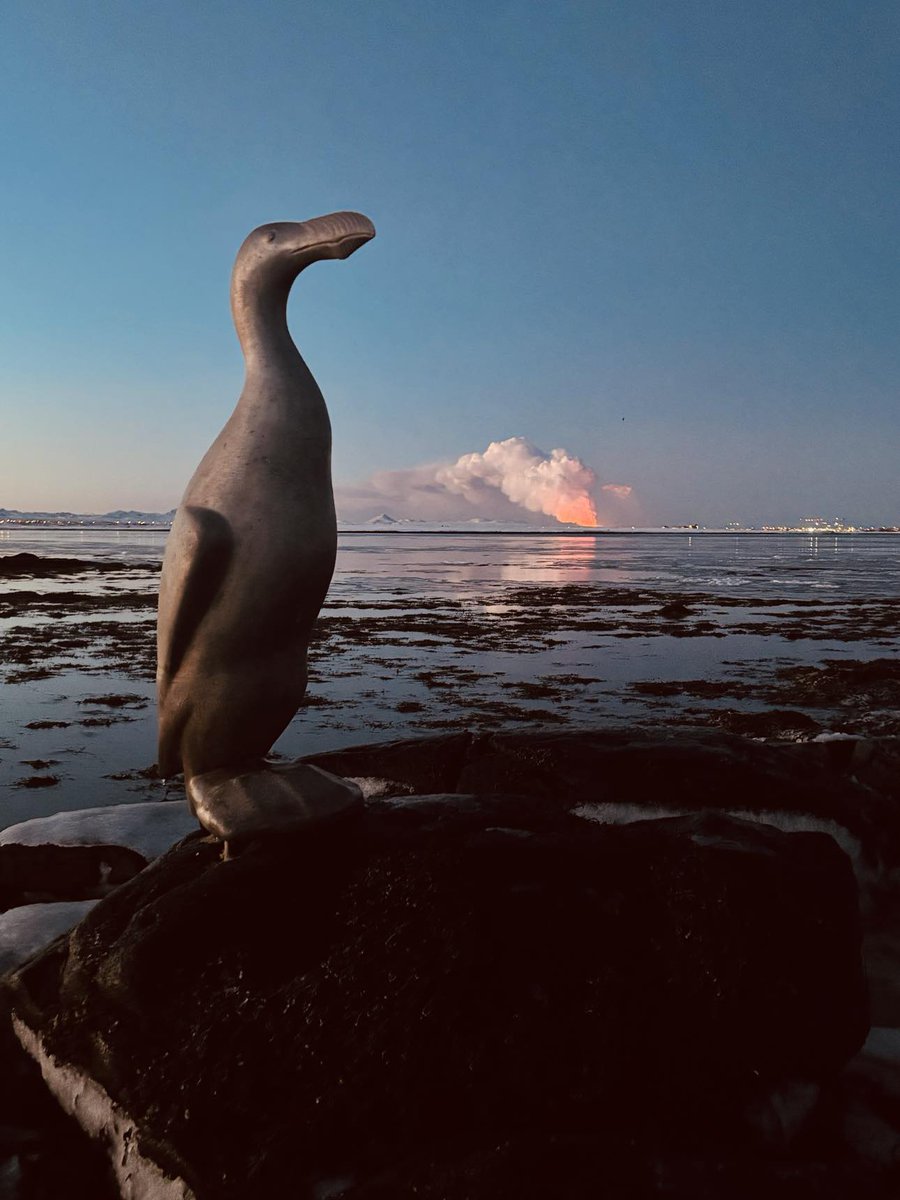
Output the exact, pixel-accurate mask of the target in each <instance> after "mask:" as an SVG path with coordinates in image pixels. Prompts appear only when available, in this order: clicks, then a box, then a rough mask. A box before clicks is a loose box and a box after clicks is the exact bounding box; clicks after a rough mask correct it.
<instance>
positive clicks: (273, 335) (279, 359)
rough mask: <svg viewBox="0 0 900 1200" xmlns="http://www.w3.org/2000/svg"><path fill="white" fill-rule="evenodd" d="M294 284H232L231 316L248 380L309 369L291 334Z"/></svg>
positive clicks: (237, 280) (286, 281) (255, 281)
mask: <svg viewBox="0 0 900 1200" xmlns="http://www.w3.org/2000/svg"><path fill="white" fill-rule="evenodd" d="M292 283H293V279H275V280H272V279H266V280H262V281H260V280H259V279H257V278H253V277H250V278H240V277H236V278H235V279H234V280H232V285H231V312H232V316H233V317H234V327H235V329H236V330H237V335H238V338H239V340H240V343H241V349H242V350H243V352H244V360H245V362H246V364H247V378H248V380H249V379H253V378H257V377H262V376H267V375H274V376H283V375H285V374H287V375H293V374H296V372H297V371H298V370H302V371H305V369H306V365H305V363H304V362H303V359H302V358H301V357H300V353H299V351H298V350H297V347H296V346H295V345H294V342H293V340H292V338H291V335H290V333H289V331H288V324H287V301H288V295H289V293H290V290H291V284H292Z"/></svg>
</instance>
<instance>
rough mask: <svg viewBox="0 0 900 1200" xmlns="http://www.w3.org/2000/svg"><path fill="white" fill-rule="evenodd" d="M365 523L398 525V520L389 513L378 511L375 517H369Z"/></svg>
mask: <svg viewBox="0 0 900 1200" xmlns="http://www.w3.org/2000/svg"><path fill="white" fill-rule="evenodd" d="M366 524H367V525H399V524H400V522H399V521H398V520H397V518H396V517H392V516H391V514H390V513H379V514H378V516H377V517H369V519H368V521H366Z"/></svg>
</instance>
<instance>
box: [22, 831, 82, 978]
mask: <svg viewBox="0 0 900 1200" xmlns="http://www.w3.org/2000/svg"><path fill="white" fill-rule="evenodd" d="M29 823H30V822H29ZM96 903H97V901H96V900H60V901H58V902H56V903H52V904H23V905H22V906H21V907H20V908H10V909H8V910H7V912H5V913H0V975H5V974H6V972H7V971H14V970H15V969H16V967H20V966H21V965H22V963H24V962H26V961H27V960H28V959H29V958H31V957H32V955H35V954H37V953H38V951H40V950H43V949H44V947H45V946H49V945H50V943H51V942H52V941H54V940H55V939H56V938H58V937H59V936H60V935H61V934H63V933H68V932H69V930H70V929H71V928H72V927H73V926H74V925H77V924H78V922H79V921H80V920H81V918H82V917H83V916H85V915H86V914H87V913H88V912H89V911H90V910H91V909H92V908H93V907H94V905H95V904H96Z"/></svg>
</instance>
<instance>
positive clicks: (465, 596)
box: [0, 529, 900, 826]
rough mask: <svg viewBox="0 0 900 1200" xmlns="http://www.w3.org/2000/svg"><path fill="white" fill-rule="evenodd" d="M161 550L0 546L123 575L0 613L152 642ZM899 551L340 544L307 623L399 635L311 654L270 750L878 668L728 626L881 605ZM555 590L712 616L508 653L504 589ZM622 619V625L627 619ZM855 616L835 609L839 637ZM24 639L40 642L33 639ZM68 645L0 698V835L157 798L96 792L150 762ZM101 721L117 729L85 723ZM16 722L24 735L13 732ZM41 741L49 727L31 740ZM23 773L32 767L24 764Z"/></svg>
mask: <svg viewBox="0 0 900 1200" xmlns="http://www.w3.org/2000/svg"><path fill="white" fill-rule="evenodd" d="M165 537H166V534H165V533H164V532H163V531H159V530H112V531H106V530H80V529H78V530H75V529H63V530H59V529H56V530H53V529H26V530H20V529H16V530H0V555H4V554H12V553H16V552H18V551H23V550H25V551H31V552H33V553H38V554H41V555H45V556H54V557H69V558H71V557H75V558H85V559H105V560H110V559H113V560H117V561H119V562H122V563H123V564H125V569H124V570H121V571H117V572H103V573H98V574H85V575H68V576H65V575H63V576H58V577H54V578H52V579H48V580H27V581H26V580H22V579H8V580H4V579H2V578H0V598H2V596H3V595H5V594H15V593H17V592H20V591H23V590H28V591H31V592H37V593H40V594H45V593H48V592H49V593H55V592H68V593H79V592H81V593H84V592H89V593H91V594H92V595H94V596H101V597H103V602H102V605H100V607H101V608H102V615H101V616H98V615H96V614H92V613H84V614H82V615H79V614H78V613H77V612H75V611H73V612H72V613H69V612H68V611H66V612H64V613H62V615H60V616H59V617H57V618H54V623H55V624H56V625H60V626H61V625H65V626H68V625H69V624H72V625H83V626H84V628H85V630H86V631H90V630H91V628H92V626H94V625H100V626H101V627H102V622H103V621H105V620H107V619H109V620H111V621H113V622H120V621H123V620H126V621H129V622H134V621H140V620H143V621H144V622H146V623H147V633H146V636H147V638H148V639H152V620H153V605H154V592H155V589H156V587H157V584H158V564H159V562H160V561H161V558H162V553H163V549H164V545H165ZM898 549H900V540H898V539H897V538H896V537H894V536H891V535H858V536H856V537H854V536H852V535H844V536H841V535H828V536H817V537H809V536H793V537H791V536H778V535H760V536H753V535H732V534H729V535H697V534H666V535H609V534H602V533H601V534H595V535H588V536H574V537H573V536H565V535H562V536H559V535H552V534H547V535H537V536H526V537H517V536H511V535H502V534H501V535H492V536H485V535H483V534H482V535H471V534H448V535H438V536H424V535H420V534H410V533H403V534H398V533H390V534H382V533H375V534H359V533H357V534H353V533H342V534H341V536H340V540H339V550H338V559H337V568H336V572H335V577H334V581H333V584H332V588H331V591H330V593H329V597H328V601H327V602H326V608H325V611H326V613H327V614H330V615H331V616H332V618H333V619H335V620H337V619H338V618H348V617H349V618H350V619H351V621H352V620H353V619H354V618H355V619H357V620H361V619H362V618H363V617H364V616H365V617H368V618H369V619H370V620H375V621H376V622H377V621H378V620H384V619H385V618H386V617H387V615H388V614H390V613H400V614H401V615H402V616H403V617H404V618H405V619H406V620H405V624H403V623H401V625H402V627H403V629H404V632H403V634H402V636H401V635H399V634H393V633H391V632H390V629H391V626H390V625H386V626H385V627H384V628H386V629H387V630H388V632H387V633H386V634H384V635H383V636H381V635H379V634H378V633H377V631H376V633H375V634H373V636H372V637H371V638H370V639H369V640H368V641H366V640H363V641H361V642H357V643H353V640H352V639H347V640H346V641H345V642H344V643H333V644H334V645H337V646H338V649H337V650H334V651H333V652H330V653H329V654H327V655H326V654H325V653H323V652H322V651H321V650H319V651H317V652H316V653H315V654H314V655H313V661H312V668H313V675H312V682H311V686H310V693H311V697H312V700H313V704H312V705H311V707H309V708H306V709H304V710H302V711H301V712H300V714H298V716H297V718H296V719H295V721H294V722H293V723H292V725H291V727H290V728H289V729H288V731H287V732H286V733H285V735H284V737H283V738H282V739H281V741H280V742H279V743H278V747H277V748H278V749H279V751H281V752H283V753H285V754H288V755H291V756H295V755H299V754H302V753H311V752H314V751H317V750H325V749H328V748H331V747H336V746H340V745H348V744H352V743H354V742H361V741H370V740H373V739H388V738H391V737H399V736H409V735H413V734H416V733H426V732H429V731H432V730H434V729H436V728H448V727H450V728H461V727H464V726H465V725H466V724H467V723H472V722H473V721H475V720H476V719H477V718H478V716H479V714H480V716H481V718H483V719H484V720H488V719H494V720H495V726H496V720H503V721H505V720H507V715H508V714H510V713H512V710H513V709H517V710H518V714H519V715H518V716H512V715H510V716H509V717H508V719H509V720H510V721H513V723H515V722H519V727H521V723H522V721H525V722H526V723H527V720H528V710H529V708H530V707H531V708H533V709H534V710H535V714H534V719H536V720H539V721H545V722H552V721H557V722H559V721H564V722H566V723H569V724H575V723H581V724H613V723H621V722H634V721H640V720H644V721H646V720H648V719H651V720H655V719H671V718H672V714H673V706H675V710H676V711H679V712H683V713H686V714H689V712H690V705H691V704H692V703H694V704H695V703H696V702H692V701H691V700H690V699H687V700H685V701H679V700H671V699H669V700H666V701H661V700H659V699H654V698H653V697H643V698H642V697H637V696H635V694H634V692H633V691H630V690H629V689H630V685H631V684H633V683H635V682H640V681H647V680H659V679H682V680H684V679H697V678H701V679H707V680H715V679H718V680H721V679H728V678H735V677H741V678H744V677H746V673H747V672H753V671H755V672H756V673H757V675H759V673H760V672H761V671H762V672H765V671H771V670H772V669H773V668H774V666H775V664H776V663H777V662H793V663H797V662H810V663H818V662H821V660H822V659H825V658H828V657H845V658H846V657H848V656H849V657H853V658H871V657H877V656H884V655H885V653H886V650H885V643H884V641H883V640H882V641H880V642H879V641H878V640H872V641H871V642H865V641H859V642H853V643H845V642H842V641H840V640H838V639H837V638H834V639H831V638H830V637H829V640H823V641H808V640H805V639H804V638H803V637H801V638H800V639H799V640H788V639H787V638H784V637H781V636H778V634H777V633H772V632H768V631H763V632H762V633H760V634H759V635H757V633H756V627H755V626H754V627H753V628H752V629H751V628H747V627H746V626H747V621H748V612H749V611H750V610H751V609H752V615H753V616H754V618H755V619H759V620H763V619H765V624H766V625H767V626H768V630H771V629H773V628H778V626H777V625H773V620H774V621H780V620H782V617H781V615H780V614H781V612H782V611H783V610H780V609H777V608H772V607H771V606H770V603H769V602H771V601H774V600H778V599H781V600H801V599H810V598H819V599H827V600H828V602H829V607H830V608H831V607H834V606H838V607H839V606H841V605H843V606H844V608H845V609H846V608H847V605H848V604H849V603H850V602H853V601H858V600H860V599H862V598H884V597H888V598H893V597H896V596H897V594H898V592H900V564H898V554H897V551H898ZM566 585H593V586H595V587H601V588H602V587H613V588H616V589H620V588H621V589H623V590H629V591H639V592H641V593H644V597H643V601H642V602H643V603H644V605H645V608H646V611H647V612H648V613H649V612H650V611H651V610H653V611H656V610H658V609H659V608H660V605H661V603H662V602H663V601H664V599H665V597H666V596H667V595H668V594H670V593H686V594H694V595H696V594H698V593H705V594H707V595H709V596H712V597H714V598H715V599H712V600H710V601H709V602H704V603H703V605H702V606H700V607H702V608H703V615H704V616H705V617H707V618H708V621H709V622H710V625H709V630H710V632H709V636H694V637H691V638H682V637H679V636H677V633H675V632H673V631H672V628H671V625H669V626H668V627H666V628H662V627H660V628H658V629H656V630H654V631H653V632H652V636H645V635H644V632H643V631H641V632H640V633H639V634H637V633H635V632H631V633H620V634H619V635H617V634H616V633H615V632H614V631H610V630H606V631H594V632H587V631H584V632H582V631H579V630H578V629H577V628H576V626H573V625H572V623H571V622H570V623H569V626H568V629H567V631H566V632H565V633H563V634H562V635H560V633H559V632H558V630H557V629H556V628H555V627H554V622H559V623H561V617H559V616H555V617H554V616H551V617H550V619H549V625H548V628H547V636H546V637H543V638H542V637H537V638H536V639H535V640H534V642H533V644H532V645H530V646H529V647H528V648H527V650H526V649H523V647H522V643H521V641H519V642H517V643H515V645H514V644H513V643H512V641H511V639H510V632H509V631H510V629H511V627H512V624H513V623H514V617H515V611H516V610H517V608H518V609H521V606H522V604H527V603H528V601H527V600H522V599H521V598H517V596H516V594H515V593H516V590H517V589H522V588H543V587H547V588H559V587H563V586H566ZM726 597H727V598H728V599H733V598H734V597H746V598H747V606H742V607H740V608H737V609H735V608H730V607H728V605H727V601H726ZM718 598H721V602H720V601H719V599H718ZM551 599H552V603H553V604H554V605H557V607H555V608H553V609H552V612H553V613H560V612H562V611H563V609H560V608H559V607H558V605H563V606H565V604H566V597H565V596H562V597H557V596H553V597H552V598H551ZM119 601H121V603H119ZM447 602H450V603H449V605H448V604H447ZM611 602H612V603H613V607H607V608H606V609H604V610H603V612H604V613H605V614H606V615H607V616H609V615H612V616H613V617H614V616H615V613H616V607H615V598H614V597H613V598H611V600H610V599H608V600H607V604H609V603H611ZM832 602H834V604H833V605H832ZM532 603H533V600H532ZM98 604H99V602H98ZM429 604H431V608H430V609H429V608H428V605H429ZM436 609H442V610H444V611H445V612H450V613H451V614H456V615H455V616H453V620H457V621H466V620H467V619H468V615H467V614H469V613H472V614H474V615H476V616H477V617H478V619H483V618H484V617H485V616H487V617H488V618H489V621H490V625H491V628H492V629H494V630H497V631H499V637H498V638H495V639H494V641H493V643H492V644H491V645H487V644H485V645H484V646H481V645H479V644H478V641H477V639H475V640H473V639H471V638H469V639H468V640H467V639H466V638H464V637H462V636H461V635H460V634H458V633H457V634H456V635H454V634H453V633H452V632H450V633H448V634H447V635H446V636H444V635H442V634H441V633H440V631H438V633H437V635H436V634H435V632H434V628H435V627H434V626H433V623H432V622H433V614H434V612H435V611H436ZM548 611H549V610H548ZM579 611H581V610H579ZM627 611H628V612H630V614H631V618H630V619H633V618H634V615H635V610H634V608H631V609H630V610H627ZM804 611H805V610H804ZM858 611H859V606H858V605H854V606H853V609H852V612H853V617H852V619H853V620H856V619H857V616H856V615H857V614H858ZM586 615H587V616H590V615H591V614H590V613H588V614H586ZM810 619H811V620H816V619H818V618H817V617H815V616H814V615H813V616H811V618H810ZM47 620H48V618H47V617H46V616H44V617H43V618H42V617H40V616H35V617H29V616H28V615H27V610H23V611H22V612H21V613H16V612H13V613H12V615H10V616H7V617H5V618H3V619H2V620H0V634H4V633H10V632H11V631H12V632H13V633H14V631H15V629H16V628H18V627H22V626H25V625H28V624H29V622H31V623H32V624H33V625H35V624H40V622H41V621H44V622H45V623H46V622H47ZM738 625H744V626H745V628H744V629H743V631H742V632H740V633H734V632H732V630H733V629H734V628H736V627H737V626H738ZM395 627H396V626H395ZM447 628H449V626H448V627H447ZM759 628H760V629H761V630H762V629H763V626H762V625H760V626H759ZM41 636H42V637H44V638H46V639H47V640H49V631H48V633H46V634H42V635H41ZM142 636H143V635H142ZM844 636H846V635H844ZM86 644H87V646H88V648H87V649H85V650H81V651H73V653H72V655H71V656H70V658H69V659H67V660H66V663H65V671H64V673H63V674H60V673H59V668H57V669H56V670H55V671H54V673H53V676H52V677H51V678H49V679H44V680H41V679H31V680H27V681H22V682H19V683H7V684H5V685H3V703H2V705H0V826H2V825H5V824H7V823H9V822H10V821H12V820H16V819H21V818H22V817H25V816H29V815H38V814H40V813H47V812H55V811H58V810H59V809H60V808H77V807H84V806H87V805H92V804H107V803H115V802H119V801H122V800H128V799H135V800H141V799H146V798H148V796H151V795H158V794H159V793H160V788H159V785H154V784H152V783H148V782H147V781H146V780H141V779H139V778H129V779H122V778H120V779H112V778H110V776H112V775H121V774H122V773H126V774H127V773H128V772H132V773H133V772H134V771H135V770H136V769H139V768H145V767H147V766H148V765H149V764H150V763H151V762H152V760H153V757H154V754H155V709H154V705H153V685H152V682H151V681H150V676H151V674H152V671H151V670H150V669H149V660H148V666H147V669H146V670H144V668H142V669H141V674H140V677H139V678H124V677H122V676H116V675H114V674H109V673H108V667H104V666H103V665H102V664H101V663H100V662H99V660H98V653H97V649H96V642H95V641H90V640H88V642H87V643H86ZM45 652H46V649H45V650H44V651H42V653H45ZM150 652H151V653H152V649H151V651H150ZM79 655H80V657H79ZM0 665H2V664H0ZM116 669H117V670H121V669H123V668H121V667H116ZM535 681H542V683H543V682H548V683H550V684H554V685H555V687H556V692H555V694H553V695H551V692H550V691H549V690H548V691H547V692H546V694H545V695H544V696H543V697H539V696H535V695H533V694H530V693H529V692H528V687H529V686H531V687H534V683H535ZM103 692H107V693H112V692H127V693H138V694H139V697H140V698H142V699H143V700H145V701H146V705H145V706H144V707H140V705H132V706H130V707H127V708H125V709H122V710H115V711H113V712H110V711H109V710H102V709H97V708H96V707H94V708H92V707H91V705H90V703H88V701H89V698H90V697H91V696H92V695H96V694H97V693H103ZM705 703H706V704H707V707H710V706H713V707H714V706H715V705H716V704H721V705H722V706H726V705H731V706H734V705H735V703H738V704H740V701H739V700H738V701H735V699H734V698H733V697H731V698H728V697H725V698H724V699H722V700H721V701H717V700H711V701H707V702H705ZM679 704H681V706H682V707H681V709H680V710H679V709H677V705H679ZM497 714H500V717H498V716H497ZM523 714H524V715H523ZM106 716H109V717H115V718H116V720H115V721H114V722H113V723H112V724H109V725H104V724H102V723H101V721H102V720H103V719H104V718H105V717H106ZM35 723H37V724H38V727H37V728H32V729H29V728H28V726H29V725H34V724H35ZM48 723H52V724H50V726H49V727H47V725H48ZM38 761H43V762H48V763H49V764H50V765H49V766H46V767H31V766H30V765H29V763H31V762H38ZM29 772H32V773H38V774H40V773H42V772H43V773H45V774H53V775H54V776H56V777H58V780H59V783H58V784H57V785H56V786H53V787H48V788H46V790H43V789H35V790H29V789H23V788H21V787H19V786H17V785H18V784H20V783H21V782H22V780H23V779H24V778H25V777H27V775H28V773H29Z"/></svg>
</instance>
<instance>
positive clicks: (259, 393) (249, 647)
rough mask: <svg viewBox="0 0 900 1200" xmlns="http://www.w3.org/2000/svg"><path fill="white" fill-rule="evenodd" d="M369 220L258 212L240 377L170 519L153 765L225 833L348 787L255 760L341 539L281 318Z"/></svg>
mask: <svg viewBox="0 0 900 1200" xmlns="http://www.w3.org/2000/svg"><path fill="white" fill-rule="evenodd" d="M374 234H375V230H374V228H373V226H372V223H371V222H370V221H369V220H368V219H367V218H366V217H363V216H361V215H360V214H358V213H335V214H332V215H331V216H328V217H319V218H317V219H316V220H313V221H306V222H302V223H280V224H274V225H263V226H260V228H259V229H255V230H254V231H253V233H251V234H250V235H249V237H248V238H247V239H246V241H245V242H244V244H243V246H242V247H241V249H240V251H239V253H238V256H237V260H236V262H235V266H234V273H233V276H232V286H231V304H232V312H233V315H234V322H235V327H236V328H237V332H238V337H239V338H240V341H241V347H242V349H243V352H244V357H245V360H246V367H247V373H246V380H245V384H244V390H243V392H242V393H241V397H240V400H239V401H238V404H237V407H236V408H235V410H234V412H233V413H232V415H231V417H230V418H229V420H228V422H227V424H226V425H225V428H224V429H223V430H222V432H221V433H220V434H219V436H218V437H217V438H216V440H215V442H213V444H212V446H211V447H210V449H209V450H208V451H207V453H206V455H205V456H204V458H203V461H202V462H201V463H200V465H199V467H198V468H197V470H196V472H195V473H194V476H193V478H192V479H191V481H190V483H189V484H188V486H187V490H186V491H185V494H184V498H183V499H182V502H181V505H180V507H179V509H178V512H177V514H176V517H175V521H174V522H173V525H172V532H171V534H170V535H169V539H168V542H167V545H166V553H165V558H164V560H163V572H162V581H161V585H160V597H159V628H158V663H157V687H158V696H159V769H160V774H161V775H162V776H163V777H167V776H169V775H172V774H175V773H177V772H178V771H184V775H185V780H186V783H187V788H188V795H189V797H190V799H191V802H192V804H193V806H194V808H195V811H196V812H197V814H198V816H199V817H200V820H201V821H202V822H203V824H205V825H206V826H207V827H208V828H210V829H211V830H212V831H213V832H214V833H216V834H217V835H218V836H220V837H223V838H228V837H238V836H241V835H244V834H251V833H253V832H255V831H265V830H266V829H267V828H268V827H270V826H271V827H274V828H278V827H288V826H291V825H293V824H301V823H302V822H303V821H304V820H309V819H310V816H311V815H312V816H313V817H315V816H318V815H321V816H328V815H330V811H331V809H332V808H333V809H334V811H335V812H336V811H339V810H340V808H341V806H342V800H341V787H343V788H344V789H347V788H350V790H351V791H353V789H352V786H351V785H347V784H345V783H343V781H338V780H334V785H335V787H336V788H337V790H336V791H334V789H332V790H333V791H334V795H333V797H332V800H333V803H332V802H331V801H329V800H328V799H327V797H326V798H325V799H321V798H320V800H316V799H315V796H313V798H312V799H310V795H311V794H312V793H316V794H318V793H319V792H321V791H322V788H323V787H324V788H325V793H327V792H328V791H329V789H328V786H326V784H325V783H323V782H322V781H323V780H326V781H327V779H328V777H325V776H324V775H323V774H322V773H320V772H315V769H314V768H311V767H295V768H289V769H288V770H287V771H285V770H284V769H280V770H279V769H277V768H274V769H273V768H271V767H265V766H263V764H262V763H261V761H260V760H261V759H262V758H263V756H264V755H265V754H266V753H267V752H268V751H269V749H270V748H271V746H272V743H273V742H274V741H275V740H276V739H277V738H278V736H279V735H280V734H281V733H282V732H283V730H284V729H285V728H286V727H287V725H288V723H289V722H290V720H291V718H292V717H293V715H294V713H295V712H296V711H297V709H298V707H299V705H300V702H301V701H302V699H303V695H304V692H305V690H306V677H307V671H306V652H307V645H308V641H309V636H310V631H311V629H312V625H313V622H314V621H315V619H316V616H317V615H318V612H319V609H320V607H321V605H322V601H323V600H324V598H325V593H326V591H327V589H328V585H329V582H330V580H331V575H332V572H333V570H334V560H335V551H336V545H337V528H336V522H335V513H334V499H333V495H332V489H331V426H330V423H329V420H328V411H327V409H326V407H325V401H324V400H323V398H322V394H321V392H320V391H319V388H318V386H317V385H316V381H315V380H314V379H313V377H312V375H311V373H310V371H309V369H308V367H307V366H306V364H305V363H304V361H303V359H302V358H301V357H300V355H299V353H298V352H297V348H296V347H295V346H294V343H293V341H292V340H291V336H290V333H289V332H288V327H287V299H288V293H289V292H290V289H291V285H292V284H293V282H294V279H295V278H296V277H297V275H298V274H299V273H300V271H302V270H303V268H304V267H306V266H308V265H309V263H311V262H316V261H318V260H319V259H322V258H346V257H347V256H348V255H350V254H352V253H353V251H354V250H355V249H357V248H358V247H359V246H361V245H363V243H365V242H367V241H368V240H369V239H370V238H371V237H373V236H374ZM310 772H312V773H313V774H312V775H310V774H309V773H310ZM230 780H233V781H234V785H233V786H232V785H231V784H230V783H229V781H230ZM304 780H305V781H306V782H305V784H304ZM295 793H296V794H297V795H298V796H300V800H299V802H298V804H299V806H297V805H294V806H293V807H292V804H291V796H292V795H294V794H295ZM301 793H303V794H302V795H301ZM323 795H324V793H323ZM346 799H347V797H346V796H344V800H346ZM350 799H352V800H356V799H358V797H357V796H356V795H355V793H354V795H353V796H352V797H350ZM304 805H306V806H307V808H308V809H309V812H308V813H307V815H306V817H304V816H303V815H302V811H301V810H302V809H303V807H304ZM318 809H321V810H322V811H321V814H319V812H318ZM313 810H316V811H313ZM292 814H293V815H292Z"/></svg>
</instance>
